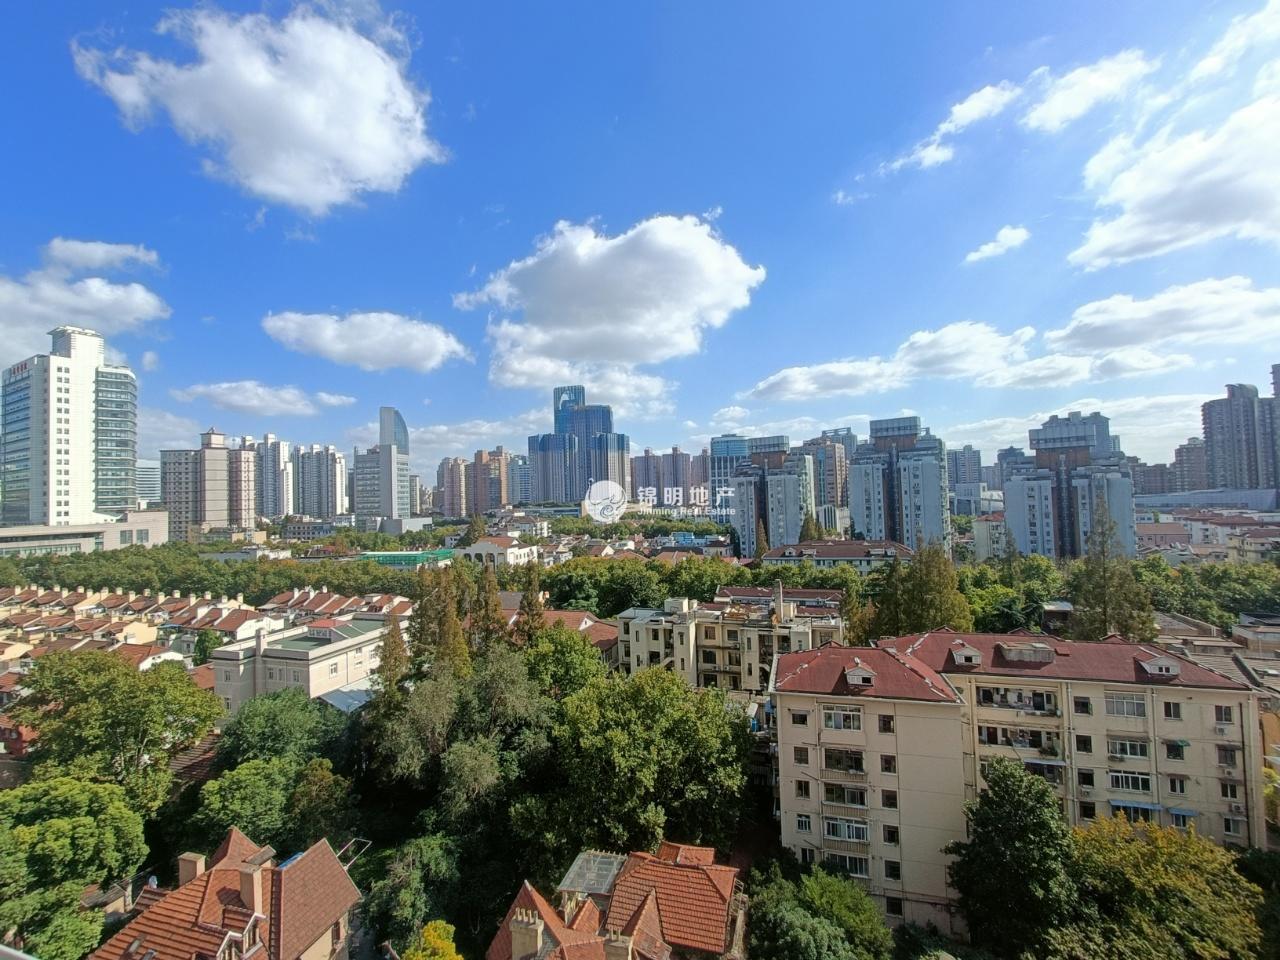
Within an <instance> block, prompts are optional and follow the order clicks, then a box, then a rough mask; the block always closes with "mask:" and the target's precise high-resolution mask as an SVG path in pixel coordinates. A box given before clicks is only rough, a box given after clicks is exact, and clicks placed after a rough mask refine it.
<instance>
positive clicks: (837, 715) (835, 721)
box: [790, 706, 894, 733]
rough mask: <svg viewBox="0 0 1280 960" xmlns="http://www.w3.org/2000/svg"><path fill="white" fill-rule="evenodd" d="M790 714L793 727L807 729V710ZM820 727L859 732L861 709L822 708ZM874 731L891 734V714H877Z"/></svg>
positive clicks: (892, 725)
mask: <svg viewBox="0 0 1280 960" xmlns="http://www.w3.org/2000/svg"><path fill="white" fill-rule="evenodd" d="M790 713H791V723H792V725H793V726H797V727H807V726H808V725H809V711H808V710H792V711H791V712H790ZM822 726H823V727H824V728H825V729H827V730H861V729H862V708H861V707H839V706H824V707H823V708H822ZM876 729H877V730H879V732H880V733H893V732H894V718H893V714H891V713H882V714H879V715H878V716H877V724H876Z"/></svg>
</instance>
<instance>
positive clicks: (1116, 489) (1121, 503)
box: [1001, 411, 1137, 559]
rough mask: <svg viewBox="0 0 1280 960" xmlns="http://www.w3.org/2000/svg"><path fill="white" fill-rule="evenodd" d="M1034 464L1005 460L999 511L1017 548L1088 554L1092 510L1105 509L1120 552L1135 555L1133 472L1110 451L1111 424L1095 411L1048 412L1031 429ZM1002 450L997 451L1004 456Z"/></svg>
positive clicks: (1048, 554)
mask: <svg viewBox="0 0 1280 960" xmlns="http://www.w3.org/2000/svg"><path fill="white" fill-rule="evenodd" d="M1029 439H1030V442H1031V449H1032V450H1033V451H1034V452H1035V457H1034V461H1033V462H1030V463H1028V462H1027V461H1028V460H1029V459H1030V458H1025V457H1012V456H1011V457H1009V458H1007V459H1006V460H1005V461H1002V465H1003V466H1005V467H1007V468H1008V472H1007V473H1006V475H1005V481H1004V514H1005V524H1006V526H1007V527H1008V531H1009V539H1010V540H1011V541H1012V542H1013V544H1014V546H1016V547H1017V549H1018V551H1019V552H1020V553H1036V554H1040V555H1041V556H1046V557H1051V558H1055V559H1058V558H1064V557H1079V556H1083V555H1084V554H1085V552H1086V548H1087V543H1088V537H1089V530H1090V529H1091V527H1092V526H1093V511H1094V509H1095V507H1096V506H1097V504H1098V503H1100V502H1101V503H1102V505H1103V506H1104V507H1105V508H1106V510H1107V512H1108V514H1110V516H1111V519H1112V521H1113V522H1114V523H1115V526H1116V535H1117V538H1118V540H1119V543H1120V548H1121V550H1123V551H1124V553H1126V554H1127V555H1129V556H1133V555H1134V554H1135V553H1136V552H1137V535H1136V530H1135V527H1134V508H1133V471H1132V466H1131V464H1130V463H1129V461H1128V460H1127V459H1126V458H1125V456H1124V454H1123V453H1121V452H1117V451H1116V450H1115V438H1114V437H1113V436H1112V435H1111V432H1110V421H1109V420H1108V419H1107V418H1106V417H1104V416H1103V415H1102V414H1100V413H1091V414H1089V415H1088V416H1083V415H1081V414H1080V413H1079V412H1078V411H1072V412H1071V413H1070V414H1068V415H1067V416H1066V417H1060V416H1057V415H1055V416H1053V417H1050V418H1049V419H1048V420H1047V421H1045V423H1044V424H1043V425H1042V426H1041V427H1039V428H1036V429H1032V430H1031V431H1029ZM1004 452H1005V451H1001V453H1002V454H1003V453H1004Z"/></svg>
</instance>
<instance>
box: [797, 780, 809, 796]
mask: <svg viewBox="0 0 1280 960" xmlns="http://www.w3.org/2000/svg"><path fill="white" fill-rule="evenodd" d="M796 796H797V797H799V798H800V799H801V800H808V799H809V781H808V780H797V781H796Z"/></svg>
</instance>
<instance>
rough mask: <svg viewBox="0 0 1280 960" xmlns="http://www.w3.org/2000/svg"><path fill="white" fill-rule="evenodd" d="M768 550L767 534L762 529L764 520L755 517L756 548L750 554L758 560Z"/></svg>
mask: <svg viewBox="0 0 1280 960" xmlns="http://www.w3.org/2000/svg"><path fill="white" fill-rule="evenodd" d="M768 552H769V534H768V533H767V532H766V531H765V529H764V520H763V519H760V518H757V519H756V549H755V553H753V554H752V556H753V557H755V559H757V560H759V559H760V558H761V557H763V556H764V555H765V554H766V553H768Z"/></svg>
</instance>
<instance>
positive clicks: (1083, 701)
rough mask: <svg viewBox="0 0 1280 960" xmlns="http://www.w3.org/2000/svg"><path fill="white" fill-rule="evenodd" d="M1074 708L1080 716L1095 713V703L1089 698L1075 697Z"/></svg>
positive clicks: (1073, 700) (1073, 699)
mask: <svg viewBox="0 0 1280 960" xmlns="http://www.w3.org/2000/svg"><path fill="white" fill-rule="evenodd" d="M1072 707H1073V708H1074V709H1075V712H1076V713H1079V714H1084V715H1088V714H1091V713H1093V701H1092V700H1090V699H1089V698H1088V697H1073V698H1072Z"/></svg>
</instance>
